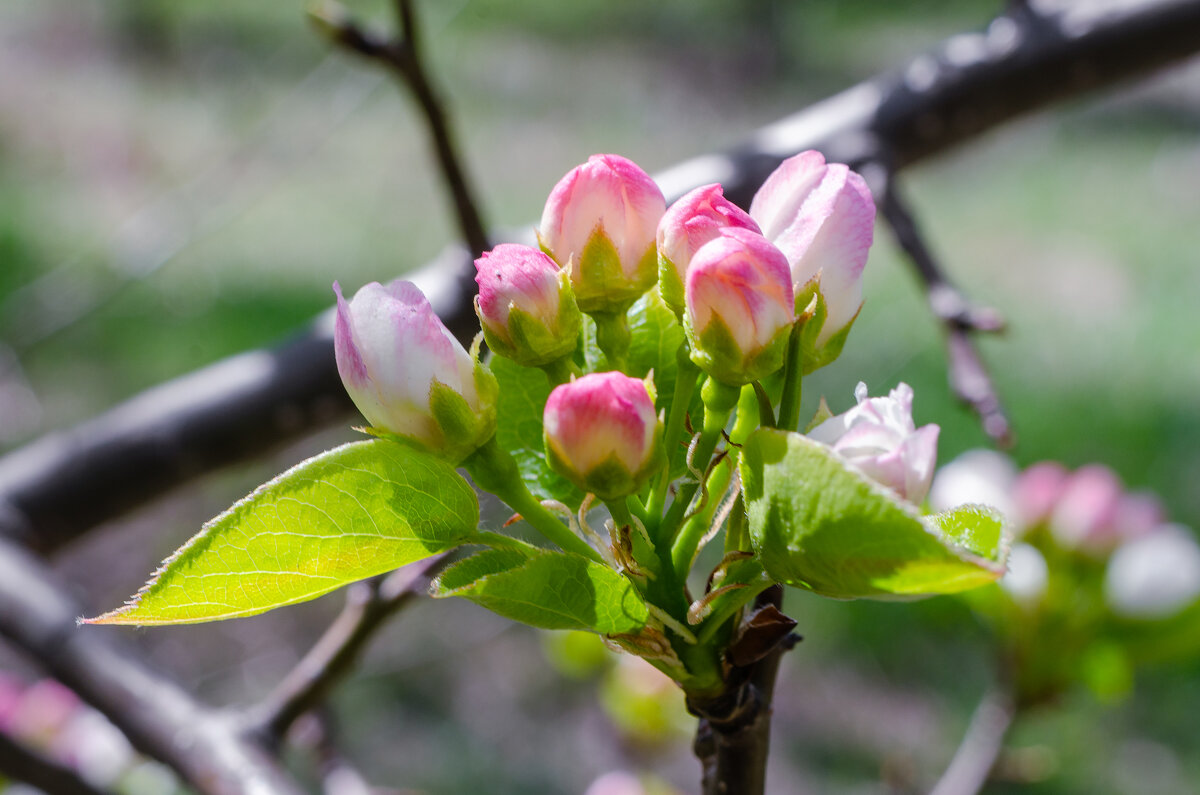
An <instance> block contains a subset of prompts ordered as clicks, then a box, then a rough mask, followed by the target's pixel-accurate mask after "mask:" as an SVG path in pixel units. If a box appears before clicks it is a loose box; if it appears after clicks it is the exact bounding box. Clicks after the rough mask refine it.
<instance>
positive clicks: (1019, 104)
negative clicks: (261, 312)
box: [0, 0, 1200, 551]
mask: <svg viewBox="0 0 1200 795" xmlns="http://www.w3.org/2000/svg"><path fill="white" fill-rule="evenodd" d="M1088 14H1091V15H1092V16H1091V17H1090V18H1089V17H1087V15H1088ZM1068 23H1069V24H1068ZM1064 26H1065V27H1064ZM1197 50H1200V2H1198V1H1197V0H1187V2H1183V1H1182V0H1161V1H1160V2H1150V3H1146V4H1144V5H1140V6H1129V5H1127V4H1126V5H1123V6H1122V7H1121V9H1120V10H1118V11H1115V12H1113V13H1109V14H1103V13H1100V12H1097V11H1096V10H1095V8H1094V7H1093V5H1092V4H1087V6H1086V7H1084V6H1082V5H1081V6H1080V8H1079V9H1073V10H1071V11H1070V15H1069V16H1068V17H1062V18H1058V17H1056V18H1033V19H1031V18H1026V17H1024V16H1022V17H1021V18H1020V19H1018V20H1014V19H1010V18H1007V17H1004V18H1001V19H1000V20H997V21H996V22H994V23H993V24H992V25H991V26H990V27H989V29H988V33H987V34H978V35H969V36H966V37H962V36H959V37H954V38H953V39H951V40H949V41H947V42H946V43H945V44H944V45H943V46H942V47H941V48H940V49H939V50H938V51H937V52H936V53H934V54H932V55H926V56H922V57H920V58H917V59H915V60H914V61H913V62H912V63H911V64H909V66H908V67H907V68H905V69H903V70H901V71H900V72H899V73H895V74H890V75H887V76H883V77H880V78H877V79H874V80H871V81H868V82H866V83H863V84H861V85H859V86H857V87H855V88H852V89H850V90H848V91H846V92H843V93H841V94H839V95H837V96H835V97H833V98H831V99H829V100H826V101H824V102H822V103H819V104H817V105H815V106H813V107H812V108H810V109H808V110H805V111H802V112H801V113H798V114H796V115H795V116H791V117H789V118H786V119H783V120H782V121H779V122H777V123H775V124H772V125H770V126H768V127H765V128H763V129H762V130H760V131H759V132H758V133H756V134H755V135H753V136H752V137H751V138H750V139H749V140H748V141H747V142H746V143H745V144H744V145H742V146H740V147H738V148H736V149H734V150H733V151H731V152H728V153H725V154H715V155H708V156H705V157H700V158H696V159H693V160H689V161H687V162H685V163H683V164H681V165H679V166H677V167H675V168H673V169H670V170H669V171H667V172H664V173H662V174H660V175H658V179H659V182H660V184H662V185H663V188H664V191H665V192H666V193H667V195H668V197H674V196H678V195H680V194H682V193H683V192H685V191H686V190H688V189H690V188H693V187H696V186H697V185H701V184H704V183H708V182H722V183H723V184H724V185H725V190H726V195H728V196H730V197H731V198H733V199H735V200H737V201H739V202H741V203H742V204H746V203H747V202H749V200H750V197H751V196H752V195H753V193H754V191H755V190H756V189H757V187H758V186H759V185H760V184H761V183H762V181H763V179H765V178H766V176H767V175H768V174H769V173H770V172H771V170H772V169H774V168H775V166H776V165H778V163H779V162H780V160H781V159H783V158H784V157H786V156H788V155H790V154H793V153H795V152H798V151H801V150H803V149H811V148H816V149H821V150H822V151H824V152H825V153H826V154H827V155H828V156H829V157H830V158H832V159H836V160H843V161H847V162H853V163H855V164H861V163H865V162H870V161H875V160H879V159H881V158H884V159H885V160H886V162H888V163H889V164H890V166H891V167H893V168H900V167H903V166H906V165H909V164H911V163H914V162H916V161H918V160H920V159H921V158H924V157H927V156H929V155H932V154H936V153H938V152H941V151H944V150H945V149H947V148H949V147H950V146H952V145H954V144H956V143H958V142H960V141H962V140H965V139H967V138H969V137H971V136H974V135H979V134H981V133H983V132H984V131H986V130H988V129H990V128H991V127H994V126H996V125H998V124H1000V123H1002V122H1004V121H1007V120H1009V119H1012V118H1014V117H1016V116H1018V115H1020V114H1023V113H1027V112H1029V111H1032V110H1034V109H1036V108H1039V107H1042V106H1044V105H1046V104H1048V103H1049V102H1051V101H1053V100H1056V99H1060V98H1063V97H1067V96H1072V95H1075V94H1078V93H1080V92H1081V91H1083V90H1084V89H1089V88H1100V87H1102V86H1104V85H1108V84H1110V83H1113V82H1115V81H1117V80H1119V79H1125V78H1130V77H1133V76H1136V75H1140V74H1143V73H1145V72H1147V71H1149V70H1151V69H1154V68H1156V67H1160V66H1162V65H1164V64H1168V63H1172V62H1174V61H1178V60H1181V59H1182V58H1184V57H1185V56H1188V55H1191V54H1192V53H1194V52H1196V51H1197ZM447 257H448V258H449V259H450V260H452V261H453V265H448V266H447V267H445V268H444V269H443V268H442V267H441V266H438V268H436V269H434V270H432V271H430V270H426V271H424V272H423V275H422V276H421V279H422V281H423V284H422V286H423V288H425V290H426V294H428V295H429V296H430V299H431V300H432V302H433V305H434V307H435V308H436V309H437V311H438V313H439V315H440V316H441V317H442V318H443V319H446V320H447V321H448V325H450V327H451V328H452V329H453V330H454V331H455V333H456V334H458V335H459V336H460V338H462V339H469V338H470V337H471V336H473V335H474V333H475V325H474V322H473V315H472V312H471V299H472V296H473V294H474V284H473V282H472V280H471V268H470V264H469V263H470V258H469V257H468V256H466V254H465V253H464V252H463V251H461V250H459V249H454V250H453V251H452V252H451V253H450V254H448V255H447ZM961 347H962V346H961V345H959V344H958V343H956V342H955V341H953V340H952V350H953V351H957V350H958V349H959V348H961ZM332 348H333V346H332V342H331V339H330V335H329V324H328V321H326V322H323V323H321V324H319V325H318V327H317V328H316V329H315V330H313V331H311V332H310V333H309V334H308V335H307V336H305V337H303V338H302V339H299V340H297V341H295V342H292V343H289V344H288V345H285V346H284V347H281V348H278V349H275V350H273V351H258V352H254V353H249V354H243V355H242V356H239V357H234V358H232V359H229V360H226V361H225V362H221V363H218V364H216V365H213V366H211V367H209V368H205V369H203V370H200V371H197V372H196V373H193V374H192V375H189V376H184V377H183V378H182V379H178V380H176V381H173V382H170V383H168V384H165V385H163V386H160V387H158V388H156V389H154V390H151V391H149V392H147V393H144V394H143V395H141V396H139V397H136V398H134V399H133V400H131V401H129V402H127V403H125V404H123V405H121V406H118V407H117V408H115V409H113V410H112V411H110V412H109V413H107V414H105V415H102V416H100V417H98V418H96V419H94V420H92V421H90V422H88V423H84V424H83V425H80V426H77V427H76V428H74V429H72V430H69V431H66V432H62V433H59V434H52V435H50V436H47V437H44V438H42V439H40V440H38V441H36V442H34V443H32V444H30V445H29V446H27V447H26V448H24V449H21V450H18V451H16V452H14V453H11V454H9V455H8V456H6V457H5V458H4V459H0V535H4V536H9V537H20V538H23V539H24V540H26V541H27V542H29V543H31V544H33V545H34V546H35V547H36V548H38V549H40V550H43V551H51V550H53V549H55V548H56V547H58V546H60V545H62V544H65V543H67V542H69V541H70V540H71V539H72V538H74V537H75V536H77V535H79V534H80V533H83V532H86V531H87V530H89V529H90V528H91V527H93V526H95V525H96V524H98V523H100V522H103V521H105V520H107V519H110V518H113V517H115V516H117V515H119V514H120V513H122V512H124V511H125V510H128V509H129V508H132V507H134V506H136V505H139V504H142V503H144V502H147V501H148V500H150V499H153V498H154V497H157V496H159V495H160V494H162V493H163V492H165V491H167V490H168V489H170V488H172V487H174V486H176V485H178V484H180V483H183V482H186V481H187V480H189V479H190V478H192V477H195V476H196V475H199V474H201V473H203V472H206V471H209V470H212V469H215V468H218V467H221V466H225V465H228V464H230V463H232V462H235V461H238V460H241V459H244V458H248V457H252V456H255V455H261V454H262V452H264V451H265V450H267V449H269V448H271V447H273V446H276V445H279V444H283V443H285V442H288V441H291V440H293V439H296V438H299V437H300V436H302V435H304V434H307V433H310V432H311V431H313V430H315V429H317V428H319V427H322V426H323V425H326V424H328V423H331V422H332V421H334V420H335V419H338V418H340V417H342V416H345V414H347V413H349V411H350V402H349V400H348V399H347V398H346V396H345V394H344V391H343V390H342V388H341V384H340V383H339V381H338V378H337V372H336V370H335V368H334V362H333V352H332ZM955 355H958V354H955ZM964 358H967V357H964Z"/></svg>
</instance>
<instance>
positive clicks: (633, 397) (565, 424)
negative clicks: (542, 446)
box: [543, 372, 666, 500]
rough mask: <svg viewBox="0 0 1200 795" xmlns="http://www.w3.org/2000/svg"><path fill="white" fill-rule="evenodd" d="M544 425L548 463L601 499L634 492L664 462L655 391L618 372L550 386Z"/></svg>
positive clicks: (594, 374)
mask: <svg viewBox="0 0 1200 795" xmlns="http://www.w3.org/2000/svg"><path fill="white" fill-rule="evenodd" d="M543 427H544V430H545V442H546V455H547V458H548V459H549V461H550V465H551V466H552V467H554V469H555V470H556V471H557V472H559V473H560V474H561V475H562V476H563V477H565V478H567V479H568V480H570V481H571V482H572V483H574V484H575V485H576V486H579V488H581V489H583V490H584V491H588V492H591V493H592V494H595V495H596V496H598V497H600V498H601V499H605V500H610V499H616V498H618V497H625V496H628V495H630V494H633V493H634V492H636V491H637V490H638V489H640V488H641V487H642V485H643V484H644V483H645V482H646V481H647V480H648V479H649V478H650V477H651V476H653V475H654V474H655V473H657V472H658V471H659V470H660V469H662V467H663V465H664V464H665V461H666V455H665V453H664V452H663V446H662V427H661V425H660V423H659V421H658V418H657V416H655V413H654V396H653V395H652V394H651V393H650V391H649V387H648V386H647V384H646V382H644V381H639V380H638V379H636V378H630V377H629V376H627V375H624V374H623V373H618V372H612V373H592V374H591V375H585V376H583V377H582V378H577V379H575V380H573V381H571V382H570V383H566V384H563V385H561V386H559V387H557V388H555V390H554V391H553V392H551V393H550V397H549V398H548V399H547V400H546V409H545V415H544V418H543Z"/></svg>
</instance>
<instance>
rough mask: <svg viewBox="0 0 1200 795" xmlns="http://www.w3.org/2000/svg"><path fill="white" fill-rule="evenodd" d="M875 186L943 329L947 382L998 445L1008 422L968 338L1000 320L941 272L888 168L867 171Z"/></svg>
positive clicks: (1000, 324)
mask: <svg viewBox="0 0 1200 795" xmlns="http://www.w3.org/2000/svg"><path fill="white" fill-rule="evenodd" d="M869 179H870V181H871V182H872V183H873V184H872V188H873V189H874V190H875V192H876V196H877V200H878V201H879V208H880V210H881V212H882V213H883V216H884V218H886V219H887V222H888V225H889V226H890V227H891V228H892V232H893V233H894V234H895V236H896V242H897V243H898V244H899V246H900V248H901V249H903V250H904V252H905V253H906V254H908V256H909V259H911V260H912V263H913V265H914V269H915V270H916V272H917V274H918V275H919V276H920V277H921V280H922V282H923V283H924V284H925V290H926V295H927V296H928V300H929V308H930V309H931V310H932V312H933V314H934V317H936V318H938V320H940V321H941V323H942V326H943V328H944V329H945V331H946V347H947V358H948V361H949V368H948V369H949V378H950V386H951V388H952V389H953V390H954V393H955V394H956V395H957V396H958V398H959V400H962V401H963V402H964V403H966V404H967V405H968V406H970V407H971V408H972V409H973V410H974V411H975V413H976V414H978V415H979V418H980V420H981V421H982V423H983V430H984V432H985V433H987V434H988V435H989V436H991V437H992V438H993V439H994V440H996V442H998V443H999V444H1001V445H1005V446H1007V445H1009V444H1011V442H1012V428H1011V426H1010V424H1009V422H1008V417H1007V416H1006V415H1005V413H1004V408H1003V407H1002V406H1001V404H1000V397H999V395H998V394H997V393H996V388H995V386H994V384H993V383H992V378H991V376H990V375H989V374H988V371H987V367H986V366H985V365H984V363H983V360H982V359H981V358H980V356H979V352H978V351H977V350H976V349H975V345H974V343H973V342H972V340H971V332H974V331H1000V330H1001V329H1003V328H1004V321H1003V319H1002V318H1001V317H1000V314H999V313H998V312H996V311H995V310H993V309H980V308H976V307H973V306H971V305H970V304H969V303H968V302H967V299H966V298H965V297H963V295H962V293H960V292H959V291H958V288H956V287H955V286H954V285H952V284H951V283H950V282H949V280H948V279H947V278H946V276H945V274H944V273H943V271H942V269H941V267H940V266H939V265H938V263H937V260H936V259H935V257H934V256H933V253H932V252H931V251H930V250H929V247H928V246H927V245H926V244H925V238H924V236H923V235H922V234H921V230H920V229H919V228H918V227H917V222H916V219H915V218H914V217H913V214H912V212H910V211H909V209H908V207H907V205H906V204H905V202H904V201H903V200H902V199H901V197H900V195H899V193H898V192H897V189H896V185H895V181H894V179H892V177H891V175H890V174H887V175H884V176H883V177H882V178H880V177H879V176H878V175H869Z"/></svg>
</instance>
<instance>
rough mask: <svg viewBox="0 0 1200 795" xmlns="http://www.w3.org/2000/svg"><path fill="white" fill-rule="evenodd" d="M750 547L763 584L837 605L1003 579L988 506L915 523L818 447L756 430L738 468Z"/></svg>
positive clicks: (997, 521) (901, 506)
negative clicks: (778, 585)
mask: <svg viewBox="0 0 1200 795" xmlns="http://www.w3.org/2000/svg"><path fill="white" fill-rule="evenodd" d="M739 468H740V471H741V475H742V484H743V488H744V494H745V498H746V503H747V508H748V513H749V529H750V537H751V540H752V542H753V546H754V550H755V552H756V554H757V555H758V557H759V560H760V561H761V562H762V564H763V568H764V569H766V571H767V573H768V575H770V576H771V578H772V579H774V580H776V581H778V582H782V583H785V584H787V585H791V586H794V587H797V588H804V589H807V590H810V591H813V592H815V593H818V594H821V595H823V596H829V597H833V598H837V599H857V598H871V599H896V598H910V597H917V596H926V595H932V594H941V593H956V592H959V591H964V590H968V589H970V588H976V587H978V586H981V585H986V584H987V583H990V582H994V581H996V580H997V579H999V578H1000V577H1001V576H1002V575H1003V574H1004V562H1005V560H1006V558H1007V555H1008V537H1007V535H1006V533H1005V532H1004V528H1003V521H1002V520H1001V518H1000V516H999V515H998V514H997V513H996V512H995V511H993V510H992V509H990V508H986V507H983V506H970V505H969V506H961V507H959V508H956V509H954V510H953V511H948V512H946V513H943V514H938V515H936V516H928V517H923V516H921V514H920V513H919V512H918V511H917V509H916V507H915V506H913V505H911V504H909V503H907V502H904V501H903V500H900V499H898V498H897V497H896V495H895V494H893V493H892V492H891V491H890V490H888V489H886V488H884V487H883V486H880V485H879V484H877V483H875V482H874V481H872V480H870V479H869V478H867V477H866V476H865V475H863V474H862V473H861V472H859V471H858V470H856V469H854V468H853V467H852V466H850V465H849V464H847V463H846V462H845V461H843V460H842V459H841V458H839V457H838V456H837V454H836V453H834V452H833V451H831V450H830V449H829V448H828V447H826V446H825V445H822V444H819V443H817V442H814V441H813V440H811V439H809V438H807V437H805V436H802V435H800V434H798V433H789V432H785V431H780V430H775V429H768V428H763V429H759V430H758V431H755V433H754V434H752V435H751V436H750V438H749V439H748V440H747V441H746V443H745V445H744V446H743V448H742V458H741V461H740V463H739Z"/></svg>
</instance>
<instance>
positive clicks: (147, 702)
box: [0, 539, 301, 795]
mask: <svg viewBox="0 0 1200 795" xmlns="http://www.w3.org/2000/svg"><path fill="white" fill-rule="evenodd" d="M66 593H67V590H66V587H65V586H64V585H63V584H62V583H60V582H57V581H56V578H55V577H54V576H53V575H52V574H51V573H50V572H49V571H48V570H47V569H46V568H45V565H44V564H43V563H42V562H41V561H39V560H38V559H37V558H36V557H34V556H33V555H32V554H31V553H30V552H29V551H27V550H26V549H24V548H22V547H20V546H18V545H16V544H14V543H13V542H11V541H7V540H4V539H0V637H4V638H7V639H8V640H9V641H10V642H11V643H12V644H13V646H14V647H16V648H17V649H19V650H20V651H22V652H24V653H25V654H27V655H28V656H29V658H30V659H31V660H32V661H33V662H36V663H37V664H39V665H41V666H42V667H43V668H44V669H45V670H46V671H47V672H48V673H49V674H50V675H51V676H53V677H54V678H55V679H57V680H58V681H59V682H61V683H63V684H64V685H66V686H67V687H69V688H70V689H71V690H74V691H75V692H76V693H77V694H78V695H79V696H80V697H81V698H82V699H83V700H84V701H86V702H87V703H89V704H91V705H92V706H93V707H95V708H96V709H97V710H98V711H99V712H100V713H102V714H103V715H104V716H105V717H107V718H108V719H109V720H110V721H112V722H113V724H114V725H115V726H116V727H117V728H118V729H120V730H121V731H122V732H124V734H125V736H126V737H127V738H128V739H129V741H130V742H131V743H132V744H133V745H134V747H136V748H137V749H138V750H140V751H141V752H142V753H144V754H146V755H147V756H150V757H153V758H154V759H157V760H159V761H160V762H163V763H164V764H166V765H168V766H169V767H171V768H172V769H173V770H174V771H175V772H176V773H177V774H178V775H179V776H180V778H182V779H183V780H184V781H186V782H187V783H188V784H189V785H191V787H192V788H193V789H195V790H196V791H197V792H199V793H202V795H298V793H300V791H301V790H300V789H299V787H298V786H297V785H296V784H295V783H294V782H293V781H292V780H291V778H290V777H289V776H288V774H287V773H286V772H285V771H284V770H283V768H282V767H280V765H279V763H278V761H277V760H275V759H274V758H273V757H272V756H270V755H269V754H268V753H267V752H266V751H265V749H264V748H262V747H261V746H260V745H258V744H257V743H254V742H250V741H248V740H247V739H245V738H244V737H243V736H242V734H241V732H240V727H239V726H238V725H237V723H236V722H235V721H233V720H231V719H230V718H229V717H228V716H226V715H224V714H222V713H220V712H217V711H215V710H212V709H210V708H208V707H205V706H204V705H202V704H199V703H198V702H196V701H195V700H193V699H192V697H191V696H189V695H188V694H187V693H185V692H184V691H183V690H182V689H181V688H179V687H178V686H177V685H175V684H174V683H173V682H170V681H169V680H167V679H165V678H164V677H163V676H161V675H160V674H159V673H157V672H156V671H153V670H152V669H150V668H149V667H147V666H146V665H145V663H143V662H142V661H141V660H140V659H139V658H138V657H137V656H136V654H135V653H133V652H131V651H128V650H126V649H125V648H124V647H123V646H122V645H121V644H120V643H119V640H118V636H117V635H116V633H114V632H113V631H112V630H111V629H108V630H105V629H99V628H96V627H78V626H76V617H77V616H79V615H81V614H83V612H84V610H83V608H82V607H81V606H80V605H78V604H76V603H75V602H74V601H72V600H71V599H70V598H69V597H68V596H67V595H66Z"/></svg>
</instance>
